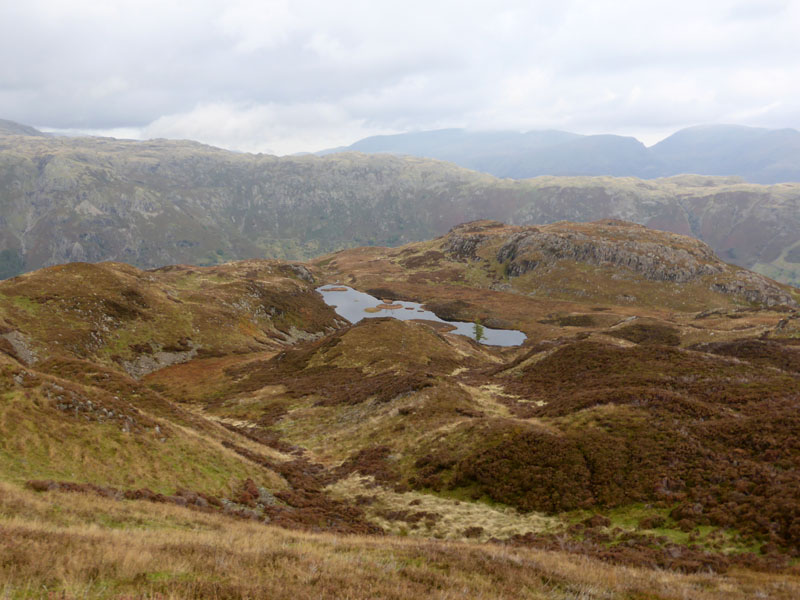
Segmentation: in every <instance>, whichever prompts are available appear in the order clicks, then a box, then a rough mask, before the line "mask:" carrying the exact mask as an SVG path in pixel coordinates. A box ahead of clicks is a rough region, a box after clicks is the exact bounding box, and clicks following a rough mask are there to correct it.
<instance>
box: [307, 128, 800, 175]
mask: <svg viewBox="0 0 800 600" xmlns="http://www.w3.org/2000/svg"><path fill="white" fill-rule="evenodd" d="M343 151H357V152H366V153H375V152H384V153H392V154H401V155H411V156H421V157H427V158H436V159H440V160H447V161H451V162H454V163H456V164H458V165H460V166H462V167H466V168H468V169H475V170H476V171H483V172H485V173H490V174H492V175H495V176H497V177H511V178H514V179H525V178H529V177H537V176H539V175H613V176H623V177H625V176H627V177H643V178H653V177H670V176H673V175H680V174H683V173H696V174H700V175H726V176H739V177H742V178H744V179H746V180H747V181H751V182H753V183H780V182H786V181H800V169H798V167H797V164H798V159H799V158H800V132H798V131H796V130H794V129H781V130H769V129H762V128H756V127H744V126H737V125H705V126H698V127H690V128H687V129H682V130H680V131H678V132H676V133H674V134H673V135H671V136H669V137H668V138H666V139H665V140H662V141H661V142H659V143H658V144H656V145H654V146H652V147H651V148H645V147H644V145H642V144H641V143H640V142H638V141H637V140H635V139H633V138H626V137H621V136H615V135H588V136H584V135H578V134H573V133H568V132H564V131H530V132H527V133H517V132H512V131H496V132H471V131H466V130H463V129H446V130H439V131H422V132H417V133H403V134H397V135H385V136H374V137H369V138H365V139H363V140H359V141H357V142H355V143H354V144H351V145H350V146H346V147H342V148H336V149H333V150H325V151H323V152H320V153H318V154H321V155H325V154H330V153H332V152H343Z"/></svg>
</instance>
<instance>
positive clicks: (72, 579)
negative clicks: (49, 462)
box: [0, 483, 800, 600]
mask: <svg viewBox="0 0 800 600" xmlns="http://www.w3.org/2000/svg"><path fill="white" fill-rule="evenodd" d="M0 531H2V534H3V535H2V537H0V564H3V565H5V567H4V571H5V574H6V575H7V576H6V577H4V580H3V583H1V584H0V593H3V595H4V597H8V598H50V597H54V595H55V597H63V598H86V597H92V598H119V597H124V596H125V595H131V594H136V595H141V597H156V596H157V595H160V596H159V597H166V598H185V597H195V598H196V597H225V598H255V597H261V598H263V597H270V598H297V597H307V596H308V595H309V594H310V593H312V594H313V596H314V597H316V598H353V599H356V598H386V599H395V598H396V599H398V600H399V599H401V598H410V597H427V598H451V597H453V596H458V597H464V596H467V597H470V598H508V599H511V598H536V599H539V598H541V599H544V598H547V599H552V600H557V599H561V598H563V599H567V598H576V597H582V598H609V599H612V598H613V599H620V600H640V599H644V598H648V599H653V600H656V599H659V600H660V599H664V600H667V599H677V598H686V597H691V598H696V599H698V600H717V599H722V598H725V599H726V600H728V599H737V598H742V599H744V598H752V597H754V596H755V595H760V596H761V597H766V598H774V599H776V600H782V599H786V600H788V599H790V598H794V597H796V596H797V594H798V593H800V581H798V578H797V576H791V575H770V576H765V575H761V574H756V573H752V572H740V571H736V572H731V573H729V574H727V575H714V576H710V575H707V574H706V575H704V574H695V575H680V574H674V573H663V572H659V571H652V570H649V569H637V568H631V567H615V566H609V565H607V564H602V563H599V562H597V561H593V560H591V559H587V558H581V557H575V556H572V555H568V554H562V553H555V552H542V551H536V550H529V549H515V548H509V547H504V546H499V545H483V544H474V543H473V544H464V543H460V544H457V543H441V542H434V541H419V540H413V541H412V540H404V539H400V538H374V537H373V538H365V537H357V536H350V537H347V538H342V537H340V536H331V535H325V534H304V533H297V532H291V531H286V530H281V529H277V528H273V527H268V526H264V525H259V524H255V523H247V522H242V521H234V520H232V519H229V518H226V517H221V516H216V515H209V514H203V513H198V512H196V511H190V510H188V509H186V508H180V507H174V506H169V505H156V506H154V505H152V504H149V503H145V502H135V501H134V502H125V503H119V502H114V501H111V500H106V499H99V498H94V497H81V496H75V495H74V494H54V495H51V496H48V497H47V498H42V497H37V496H35V495H34V494H33V493H31V492H28V491H23V490H20V489H18V488H16V487H14V486H11V485H9V484H5V483H2V484H0ZM62 594H63V595H62Z"/></svg>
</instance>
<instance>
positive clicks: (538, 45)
mask: <svg viewBox="0 0 800 600" xmlns="http://www.w3.org/2000/svg"><path fill="white" fill-rule="evenodd" d="M799 31H800V0H742V1H737V0H731V1H718V0H668V1H661V0H639V1H634V0H625V1H611V0H560V1H555V0H547V1H539V0H528V1H515V0H509V1H503V0H492V1H483V0H459V1H451V0H425V1H420V0H404V1H403V2H398V1H397V0H392V1H391V2H390V1H384V0H371V1H355V0H334V1H332V0H324V1H317V0H291V1H289V0H259V1H256V0H224V1H217V0H193V1H190V2H184V1H181V0H172V1H169V2H164V1H163V0H158V1H153V0H136V1H128V0H118V1H115V0H104V1H101V2H96V1H89V0H70V1H66V0H26V1H24V2H22V1H19V0H0V56H2V57H3V60H2V61H0V118H4V119H10V120H13V121H18V122H21V123H25V124H27V125H33V126H36V127H39V128H42V129H45V130H48V131H58V132H64V133H88V134H92V135H107V136H113V137H123V138H135V139H149V138H155V137H166V138H177V139H193V140H198V141H201V142H205V143H208V144H212V145H215V146H220V147H223V148H228V149H232V150H239V151H245V152H264V153H271V154H290V153H296V152H303V151H317V150H321V149H323V148H330V147H336V146H341V145H347V144H350V143H352V142H354V141H356V140H358V139H360V138H363V137H366V136H369V135H376V134H388V133H400V132H407V131H419V130H426V129H440V128H448V127H464V128H467V129H473V130H494V129H507V130H514V131H529V130H534V129H561V130H566V131H573V132H576V133H583V134H594V133H615V134H620V135H632V136H634V137H637V138H638V139H640V140H641V141H643V142H644V143H645V144H648V145H650V144H652V143H655V142H656V141H658V140H660V139H662V138H664V137H666V136H667V135H669V134H670V133H672V132H674V131H676V130H678V129H681V128H683V127H687V126H691V125H698V124H711V123H735V124H741V125H753V126H762V127H770V128H784V127H792V128H800V101H798V99H800V60H798V57H800V35H798V33H797V32H799Z"/></svg>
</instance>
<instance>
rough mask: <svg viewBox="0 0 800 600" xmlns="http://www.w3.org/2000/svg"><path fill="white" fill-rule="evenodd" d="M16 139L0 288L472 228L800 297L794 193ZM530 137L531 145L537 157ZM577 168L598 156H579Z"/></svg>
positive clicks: (409, 160) (426, 163)
mask: <svg viewBox="0 0 800 600" xmlns="http://www.w3.org/2000/svg"><path fill="white" fill-rule="evenodd" d="M10 129H13V132H12V133H2V132H0V278H8V277H12V276H14V275H16V274H19V273H22V272H25V271H30V270H33V269H38V268H41V267H43V266H49V265H55V264H59V263H65V262H98V261H104V260H114V261H121V262H126V263H129V264H132V265H135V266H138V267H141V268H153V267H159V266H163V265H167V264H176V263H181V264H195V265H198V264H199V265H214V264H218V263H222V262H226V261H230V260H235V259H246V258H263V257H270V258H283V259H308V258H311V257H314V256H319V255H322V254H325V253H328V252H332V251H335V250H339V249H343V248H347V247H353V246H365V245H374V246H397V245H401V244H405V243H408V242H412V241H420V240H424V239H429V238H431V237H435V236H437V235H441V234H443V233H445V232H447V231H448V230H449V229H450V228H452V227H453V226H455V225H458V224H459V223H463V222H466V221H472V220H476V219H495V220H499V221H503V222H505V223H509V224H512V225H532V224H547V223H552V222H555V221H562V220H568V221H595V220H598V219H605V218H617V219H624V220H628V221H633V222H636V223H639V224H642V225H646V226H648V227H651V228H655V229H661V230H664V231H672V232H675V233H679V234H684V235H691V236H693V237H696V238H698V239H700V240H702V241H704V242H706V243H707V244H709V246H711V248H712V249H713V250H714V251H715V252H716V253H717V254H718V255H719V256H720V257H721V258H722V259H723V260H725V261H727V262H731V263H734V264H737V265H739V266H743V267H747V268H750V269H754V270H756V271H758V272H760V273H762V274H765V275H767V276H769V277H772V278H774V279H777V280H779V281H783V282H786V283H793V284H795V285H797V284H799V283H800V184H780V185H772V186H764V185H756V184H749V183H745V182H743V181H742V180H741V178H737V177H728V178H722V177H708V176H697V175H692V176H688V175H687V176H681V177H672V178H666V179H655V180H642V179H634V178H619V177H617V178H614V177H538V178H535V179H528V180H512V179H497V178H495V177H492V176H491V175H486V174H482V173H478V172H475V171H469V170H467V169H464V168H461V167H458V166H456V165H454V164H452V163H448V162H441V161H437V160H431V159H423V158H415V157H409V156H405V157H400V156H394V155H389V154H374V155H365V154H358V153H354V152H351V153H339V154H333V155H329V156H322V157H319V156H313V155H308V156H290V157H280V158H279V157H274V156H268V155H253V154H244V153H236V152H229V151H225V150H220V149H218V148H212V147H210V146H205V145H203V144H199V143H197V142H188V141H171V140H151V141H142V142H137V141H130V140H128V141H123V140H115V139H111V138H92V137H80V138H68V137H57V136H41V135H37V132H36V131H35V130H32V132H27V131H26V130H25V129H21V130H20V129H19V128H10V127H7V130H10ZM448 135H450V134H447V135H445V136H444V137H445V138H446V137H447V136H448ZM535 137H536V136H532V137H531V140H530V142H529V145H531V146H535V145H536V144H537V143H544V142H542V141H541V138H540V139H539V141H537V140H536V139H534V138H535ZM544 137H546V138H551V137H552V138H558V137H561V138H563V139H566V138H564V136H561V134H558V133H553V134H552V135H551V134H547V135H546V136H544ZM487 139H488V138H487ZM587 139H588V140H589V142H591V143H593V144H599V145H602V144H603V143H605V141H604V139H603V138H602V137H601V138H587ZM620 139H623V138H620ZM498 143H499V142H498ZM635 143H636V144H638V142H635ZM623 145H626V147H630V148H631V149H632V150H633V151H635V146H634V145H632V144H630V143H629V142H624V141H623ZM586 159H587V160H594V161H599V160H603V159H604V156H603V154H602V152H600V151H597V152H590V151H588V150H587V151H586Z"/></svg>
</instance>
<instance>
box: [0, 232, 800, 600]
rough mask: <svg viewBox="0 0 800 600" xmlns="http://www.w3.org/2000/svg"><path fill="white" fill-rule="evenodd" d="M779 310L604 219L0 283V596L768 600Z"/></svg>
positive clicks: (674, 249) (778, 424)
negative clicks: (363, 297) (515, 339)
mask: <svg viewBox="0 0 800 600" xmlns="http://www.w3.org/2000/svg"><path fill="white" fill-rule="evenodd" d="M319 289H322V290H323V291H324V290H337V289H338V290H347V289H352V290H356V291H357V292H360V293H364V294H369V295H370V296H371V297H372V298H373V299H374V301H376V302H377V301H380V302H381V303H382V304H381V306H388V307H396V306H400V307H401V308H383V309H380V308H379V309H378V310H379V311H380V312H372V313H371V312H369V311H366V312H365V311H364V310H363V308H362V309H360V313H361V314H363V315H365V316H366V317H367V318H364V319H363V320H360V321H358V322H354V321H355V319H351V318H349V317H348V319H345V318H344V317H343V316H342V314H339V313H337V311H336V310H335V309H334V308H333V307H332V306H331V304H334V305H335V304H336V300H335V295H336V294H344V293H347V292H346V291H330V292H326V294H327V295H328V296H334V299H331V300H330V302H326V300H327V297H324V296H323V294H320V293H319V292H318V291H317V290H319ZM372 302H373V301H370V305H369V306H365V307H364V308H374V307H373V306H372ZM410 303H418V304H420V305H421V306H422V309H425V310H429V311H431V312H432V313H433V314H434V316H435V317H436V318H437V319H440V320H443V321H460V322H464V323H468V324H475V323H480V324H481V326H483V327H485V328H486V330H487V331H488V330H490V329H496V330H501V331H510V330H518V331H520V332H522V333H523V334H524V335H525V336H526V337H525V339H524V340H522V339H520V342H522V343H521V345H509V346H499V345H492V344H491V343H478V342H477V341H476V340H475V339H473V337H474V336H473V337H470V336H468V335H466V336H465V335H458V334H457V333H455V332H453V331H448V330H449V329H450V327H443V326H442V325H443V324H442V323H438V322H437V321H431V320H430V319H422V320H419V319H417V320H415V319H408V320H401V319H397V318H393V317H392V315H395V314H398V315H400V314H403V315H405V314H408V315H409V316H412V313H413V315H416V314H417V312H416V311H417V310H420V309H419V308H417V305H416V304H413V305H412V304H410ZM799 303H800V292H798V290H797V289H796V288H792V287H791V286H788V285H785V284H782V283H778V282H776V281H773V280H770V279H768V278H766V277H764V276H762V275H759V274H757V273H754V272H752V271H748V270H747V269H744V268H742V267H739V266H734V265H730V264H726V263H724V262H722V261H721V260H720V259H719V258H718V257H717V256H716V255H715V254H714V252H712V250H711V248H710V247H709V246H707V245H706V244H704V243H702V242H700V241H697V240H695V239H693V238H689V237H686V236H683V235H678V234H675V233H667V232H663V231H657V230H654V229H648V228H646V227H643V226H642V225H637V224H634V223H631V222H626V221H620V220H611V219H602V220H599V221H594V222H591V223H566V222H560V223H555V224H549V225H548V224H543V225H536V226H523V225H507V224H504V223H501V222H496V221H475V222H470V223H466V224H461V225H457V226H455V227H453V228H452V229H451V230H450V231H448V232H447V233H446V234H444V235H442V236H440V237H438V238H434V239H429V240H424V241H418V242H413V243H409V244H406V245H403V246H399V247H394V248H392V247H378V246H365V247H360V248H353V249H344V250H340V251H337V252H335V253H331V254H327V255H323V256H320V257H318V258H315V259H313V260H310V261H308V262H306V263H298V262H286V261H279V260H245V261H235V262H230V263H226V264H220V265H215V266H207V267H197V266H190V265H173V266H167V267H161V268H155V269H150V270H141V269H138V268H135V267H132V266H129V265H126V264H122V263H112V262H105V263H98V264H89V263H83V262H76V263H68V264H64V265H58V266H52V267H48V268H45V269H42V270H38V271H33V272H30V273H26V274H23V275H19V276H17V277H13V278H11V279H8V280H6V281H4V282H2V283H0V332H1V333H0V350H1V351H2V353H0V373H1V374H2V377H1V378H0V385H2V389H3V402H2V404H0V532H2V534H3V535H2V537H0V572H1V573H2V574H3V577H2V580H3V582H4V583H2V584H0V590H2V592H3V593H4V594H5V595H6V596H8V597H12V598H13V597H26V596H29V595H37V594H38V595H40V596H42V597H48V594H51V593H53V594H62V595H63V597H68V598H79V597H84V596H92V597H107V598H114V597H120V596H123V595H125V594H129V595H130V594H134V593H138V594H144V595H145V596H144V597H156V595H157V594H161V595H163V596H164V597H171V596H175V597H183V596H187V595H194V596H216V597H229V598H248V597H258V596H262V597H263V594H264V593H267V592H268V593H269V594H271V595H272V596H273V597H276V598H279V597H290V596H293V597H297V596H300V597H302V596H303V595H305V594H307V592H308V590H309V589H313V590H314V593H315V595H316V596H318V597H327V598H335V597H352V598H366V597H384V598H406V597H410V596H420V597H441V598H445V597H452V596H453V595H464V594H466V595H467V596H470V597H481V596H483V597H504V598H574V597H585V598H625V599H631V600H633V599H642V598H682V597H692V598H752V597H756V596H758V595H761V597H767V598H786V599H789V598H794V597H796V596H797V595H798V593H800V576H799V575H798V566H797V565H798V562H797V561H798V558H800V505H799V504H798V502H797V498H798V497H800V447H798V441H797V436H796V432H797V431H798V428H800V421H798V419H799V418H800V417H798V414H800V412H798V409H799V408H800V406H798V403H799V402H800V312H799V311H798V308H799V307H798V304H799ZM406 306H412V307H413V308H414V310H413V311H412V310H408V311H406ZM384 313H387V315H386V316H385V315H384ZM471 327H474V325H471ZM473 331H474V330H473ZM486 341H487V342H489V340H486ZM120 544H123V547H124V548H126V550H118V549H117V550H112V547H114V548H119V547H120ZM42 556H46V557H47V561H46V562H47V564H48V568H47V569H45V568H44V566H43V564H44V563H43V562H42V560H41V558H40V557H42ZM148 595H149V596H148ZM56 597H60V596H56Z"/></svg>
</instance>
